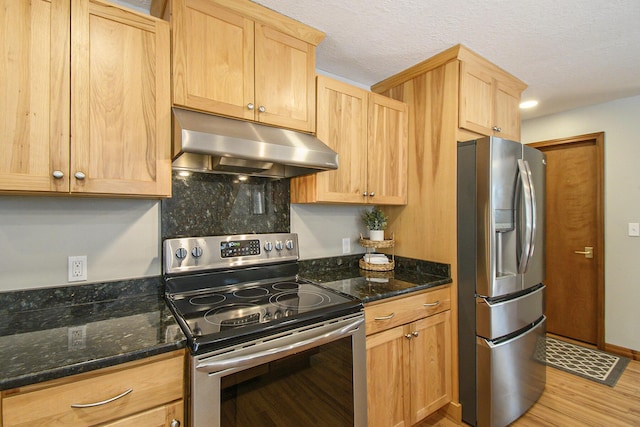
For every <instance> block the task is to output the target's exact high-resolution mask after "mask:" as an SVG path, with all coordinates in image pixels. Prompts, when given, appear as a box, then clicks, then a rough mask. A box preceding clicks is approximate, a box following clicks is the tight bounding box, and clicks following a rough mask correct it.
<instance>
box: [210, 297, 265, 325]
mask: <svg viewBox="0 0 640 427" xmlns="http://www.w3.org/2000/svg"><path fill="white" fill-rule="evenodd" d="M262 314H263V309H262V307H260V305H258V304H251V303H240V304H227V305H224V306H222V307H217V308H212V309H211V310H209V311H207V312H206V313H205V314H204V320H205V321H206V322H207V323H211V324H212V325H216V326H220V327H235V326H244V325H251V324H254V323H260V317H261V316H262Z"/></svg>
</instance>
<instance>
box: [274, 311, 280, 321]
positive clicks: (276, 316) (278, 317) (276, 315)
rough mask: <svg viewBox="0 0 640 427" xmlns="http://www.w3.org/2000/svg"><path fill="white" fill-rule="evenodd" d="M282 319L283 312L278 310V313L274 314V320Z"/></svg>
mask: <svg viewBox="0 0 640 427" xmlns="http://www.w3.org/2000/svg"><path fill="white" fill-rule="evenodd" d="M281 317H282V312H281V311H280V310H276V312H275V313H273V318H274V319H280V318H281Z"/></svg>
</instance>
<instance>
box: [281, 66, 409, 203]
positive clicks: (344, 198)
mask: <svg viewBox="0 0 640 427" xmlns="http://www.w3.org/2000/svg"><path fill="white" fill-rule="evenodd" d="M317 88H318V89H317V93H318V104H317V116H318V119H317V133H316V135H317V137H318V138H319V139H320V140H322V141H323V142H324V143H326V144H327V145H328V146H330V147H331V148H332V149H333V150H334V151H336V152H337V153H338V156H339V157H338V160H339V167H338V169H337V170H333V171H325V172H320V173H317V174H313V175H306V176H302V177H297V178H294V179H292V180H291V202H292V203H352V204H378V205H402V204H405V203H406V202H407V161H408V159H407V148H408V136H407V135H408V108H407V104H405V103H404V102H399V101H396V100H394V99H391V98H388V97H385V96H382V95H379V94H376V93H371V92H368V91H366V90H364V89H361V88H358V87H355V86H352V85H349V84H346V83H343V82H340V81H338V80H334V79H331V78H329V77H326V76H318V77H317Z"/></svg>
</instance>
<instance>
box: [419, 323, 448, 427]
mask: <svg viewBox="0 0 640 427" xmlns="http://www.w3.org/2000/svg"><path fill="white" fill-rule="evenodd" d="M410 333H411V334H412V337H411V347H410V351H411V355H410V357H409V360H410V366H411V367H410V369H409V372H410V376H411V380H410V382H411V397H410V400H411V425H414V424H415V423H417V422H418V421H420V420H422V419H424V418H426V417H427V416H429V415H430V414H432V413H434V412H435V411H437V410H438V409H440V408H442V407H443V406H445V405H447V404H448V403H449V402H450V401H451V400H452V394H451V311H450V310H447V311H444V312H442V313H438V314H435V315H433V316H429V317H426V318H424V319H421V320H418V321H417V322H414V323H412V324H411V325H410Z"/></svg>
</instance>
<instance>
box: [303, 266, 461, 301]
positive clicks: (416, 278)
mask: <svg viewBox="0 0 640 427" xmlns="http://www.w3.org/2000/svg"><path fill="white" fill-rule="evenodd" d="M361 257H362V255H361V254H360V255H351V256H346V257H335V258H323V259H318V260H305V261H300V276H302V277H304V278H305V279H308V280H312V281H314V282H316V283H319V284H321V285H323V286H327V287H329V288H332V289H334V290H337V291H340V292H343V293H346V294H349V295H353V296H355V297H357V298H359V299H360V300H362V302H363V303H365V304H367V303H370V302H373V301H377V300H381V299H385V298H392V297H396V296H399V295H403V294H408V293H411V292H416V291H420V290H424V289H428V288H432V287H435V286H440V285H445V284H448V283H451V274H450V266H449V265H448V264H440V263H434V262H430V261H421V260H415V259H410V258H403V257H397V256H396V257H395V262H396V268H395V269H394V270H391V271H384V272H382V271H367V270H362V269H360V268H359V267H358V260H359V259H360V258H361Z"/></svg>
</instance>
